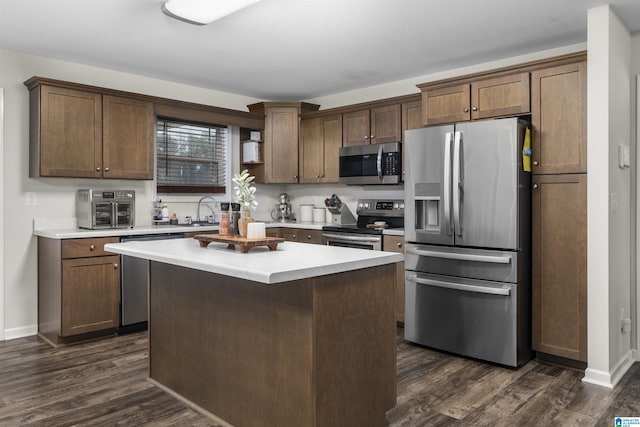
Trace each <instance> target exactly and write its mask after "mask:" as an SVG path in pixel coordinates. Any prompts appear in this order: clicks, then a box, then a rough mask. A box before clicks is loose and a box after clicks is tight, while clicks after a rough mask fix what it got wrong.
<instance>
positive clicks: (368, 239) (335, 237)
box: [322, 233, 381, 243]
mask: <svg viewBox="0 0 640 427" xmlns="http://www.w3.org/2000/svg"><path fill="white" fill-rule="evenodd" d="M322 237H324V238H325V239H331V240H332V241H344V242H362V243H378V242H379V241H380V240H381V239H380V238H379V237H362V236H345V235H344V234H332V233H323V234H322Z"/></svg>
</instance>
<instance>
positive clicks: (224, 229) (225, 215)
mask: <svg viewBox="0 0 640 427" xmlns="http://www.w3.org/2000/svg"><path fill="white" fill-rule="evenodd" d="M218 234H219V235H221V236H231V235H232V233H231V219H230V216H229V203H225V202H222V203H220V228H219V229H218Z"/></svg>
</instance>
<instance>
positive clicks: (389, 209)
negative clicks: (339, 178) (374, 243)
mask: <svg viewBox="0 0 640 427" xmlns="http://www.w3.org/2000/svg"><path fill="white" fill-rule="evenodd" d="M357 213H358V219H357V224H355V225H325V226H324V227H322V231H331V232H339V233H357V234H382V231H383V229H385V228H386V229H390V228H404V200H401V199H400V200H396V199H391V200H389V199H359V200H358V209H357ZM378 221H384V222H385V226H384V227H380V228H372V227H371V225H372V224H374V223H375V222H378Z"/></svg>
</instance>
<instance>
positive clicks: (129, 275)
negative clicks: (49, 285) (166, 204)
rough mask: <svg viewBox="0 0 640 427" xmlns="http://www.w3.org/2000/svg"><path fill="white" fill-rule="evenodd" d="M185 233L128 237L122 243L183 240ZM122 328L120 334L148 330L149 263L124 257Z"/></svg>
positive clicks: (121, 263) (121, 258) (122, 262)
mask: <svg viewBox="0 0 640 427" xmlns="http://www.w3.org/2000/svg"><path fill="white" fill-rule="evenodd" d="M183 237H184V234H183V233H172V234H151V235H143V236H127V237H123V238H121V239H120V241H121V242H123V243H124V242H133V241H138V242H139V241H145V240H165V239H182V238H183ZM120 265H121V270H120V274H121V276H120V327H119V328H118V333H119V334H124V333H129V332H136V331H141V330H144V329H147V322H148V320H149V319H148V309H147V305H148V300H149V296H148V291H149V289H148V287H149V261H148V260H146V259H140V258H134V257H130V256H124V255H122V256H121V257H120Z"/></svg>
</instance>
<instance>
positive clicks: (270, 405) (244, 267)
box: [105, 239, 403, 427]
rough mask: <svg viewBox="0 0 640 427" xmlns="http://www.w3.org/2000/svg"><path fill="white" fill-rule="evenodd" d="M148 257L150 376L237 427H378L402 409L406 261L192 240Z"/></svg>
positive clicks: (126, 250) (152, 246)
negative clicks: (400, 320) (399, 301)
mask: <svg viewBox="0 0 640 427" xmlns="http://www.w3.org/2000/svg"><path fill="white" fill-rule="evenodd" d="M105 250H106V251H112V252H116V253H120V254H123V255H129V256H134V257H140V258H145V259H149V260H150V261H151V263H150V269H151V282H150V289H149V297H150V299H149V347H150V348H149V360H150V368H149V376H150V378H151V379H152V380H153V381H154V382H156V383H157V384H160V385H161V386H163V387H164V388H166V389H168V390H170V391H171V392H172V393H174V394H175V395H177V396H179V397H181V398H183V399H185V400H186V401H188V402H189V403H191V404H194V405H196V406H197V407H199V408H200V409H201V410H204V411H206V412H208V413H209V414H210V415H212V416H213V417H214V418H216V419H217V420H218V421H221V422H224V423H229V424H231V425H234V426H238V427H239V426H265V425H274V426H276V425H277V426H375V425H380V426H382V425H385V412H386V411H387V410H389V409H391V408H393V407H394V406H395V398H396V391H395V390H396V389H395V387H396V385H395V384H396V357H395V335H396V333H395V321H394V286H395V280H396V279H395V277H396V275H395V274H396V268H397V266H396V263H397V262H400V261H402V259H403V257H402V255H401V254H398V253H390V252H375V251H365V250H360V249H350V248H340V247H328V246H322V245H309V244H303V243H295V242H285V243H281V244H279V245H278V248H277V250H275V251H270V250H269V249H267V248H266V247H265V248H253V249H251V250H250V251H249V253H246V254H242V253H240V251H238V250H231V249H227V245H226V244H221V243H211V244H210V245H209V246H208V247H206V248H201V247H200V245H199V243H198V241H196V240H194V239H177V240H166V241H152V242H128V243H116V244H108V245H105Z"/></svg>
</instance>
